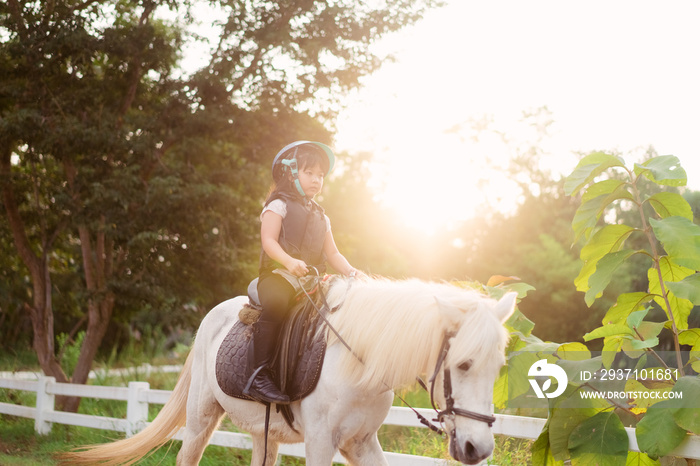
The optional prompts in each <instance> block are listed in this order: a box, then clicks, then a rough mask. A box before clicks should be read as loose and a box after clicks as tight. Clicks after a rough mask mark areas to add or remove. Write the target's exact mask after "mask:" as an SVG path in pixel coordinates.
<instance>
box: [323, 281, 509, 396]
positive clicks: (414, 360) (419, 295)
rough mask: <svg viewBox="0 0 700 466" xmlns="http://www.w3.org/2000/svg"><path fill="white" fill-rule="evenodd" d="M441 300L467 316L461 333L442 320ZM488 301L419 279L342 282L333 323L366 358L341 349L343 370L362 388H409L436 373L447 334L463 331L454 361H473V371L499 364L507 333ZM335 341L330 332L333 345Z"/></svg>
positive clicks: (335, 291)
mask: <svg viewBox="0 0 700 466" xmlns="http://www.w3.org/2000/svg"><path fill="white" fill-rule="evenodd" d="M436 298H438V299H440V300H441V301H442V302H447V303H450V304H452V305H455V306H457V307H458V308H459V309H461V310H462V311H463V312H465V322H464V324H463V325H462V326H461V329H457V328H448V324H446V323H443V322H442V319H441V315H440V312H439V308H438V306H439V305H438V302H437V299H436ZM485 300H488V298H487V297H485V296H483V295H481V294H480V293H478V292H476V291H472V290H465V289H461V288H457V287H455V286H452V285H448V284H444V283H430V282H423V281H420V280H405V281H391V280H386V279H367V280H357V281H355V282H353V283H352V285H351V286H350V287H349V288H348V287H347V285H346V284H345V283H344V282H339V283H338V284H336V285H335V286H333V287H331V290H330V291H329V292H328V301H329V303H330V305H331V306H334V305H337V304H340V303H342V306H341V308H340V309H339V310H338V311H336V312H335V313H334V314H333V316H332V317H331V322H332V324H333V326H334V327H335V328H336V329H337V330H338V332H339V333H340V335H341V336H342V337H343V339H344V340H345V341H346V342H347V343H348V345H349V346H350V347H351V348H352V349H353V352H354V354H355V355H356V356H357V357H359V359H361V360H362V363H360V362H359V361H358V359H357V358H356V357H355V356H354V355H353V354H352V353H350V352H349V351H342V352H341V357H340V362H339V364H340V367H341V369H342V370H344V371H345V373H346V375H347V376H348V377H349V378H350V380H352V381H354V382H356V383H358V384H360V385H361V386H363V387H376V388H377V389H385V388H386V386H389V387H391V388H399V387H403V386H407V385H409V384H411V383H413V382H414V381H415V376H416V374H429V373H430V372H432V370H433V369H434V365H435V363H436V361H437V357H438V353H439V352H440V347H441V343H442V339H443V335H444V332H445V330H449V331H451V332H452V331H457V330H460V331H459V333H458V334H457V335H456V337H455V338H454V339H453V340H452V348H451V350H450V352H449V358H450V359H451V360H452V361H455V360H454V359H453V358H460V359H459V360H460V361H461V360H466V359H472V360H473V366H472V367H474V369H478V366H480V365H482V364H497V362H496V361H497V360H498V358H502V354H503V349H504V346H505V343H506V340H507V334H506V331H505V330H504V328H503V326H502V325H501V323H500V322H499V321H498V320H497V319H496V318H495V317H494V316H493V314H492V313H491V312H486V311H485V310H483V308H482V306H480V303H483V302H485ZM335 341H337V339H336V338H335V336H334V335H333V334H332V333H331V334H329V345H330V344H332V343H334V342H335ZM448 362H449V361H448ZM457 362H459V361H457Z"/></svg>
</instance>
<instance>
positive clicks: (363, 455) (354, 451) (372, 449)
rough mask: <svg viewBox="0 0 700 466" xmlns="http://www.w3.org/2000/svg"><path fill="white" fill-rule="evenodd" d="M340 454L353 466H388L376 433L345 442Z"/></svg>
mask: <svg viewBox="0 0 700 466" xmlns="http://www.w3.org/2000/svg"><path fill="white" fill-rule="evenodd" d="M340 453H341V454H342V455H343V456H344V457H345V458H346V459H347V460H348V462H349V463H350V464H352V465H353V466H374V465H377V466H382V465H388V464H389V463H388V462H387V460H386V458H385V457H384V452H383V451H382V446H381V445H380V444H379V439H377V433H376V432H374V433H367V434H366V435H362V436H358V437H355V438H353V439H350V441H348V442H346V443H345V444H344V445H342V446H341V447H340Z"/></svg>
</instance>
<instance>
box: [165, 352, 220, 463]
mask: <svg viewBox="0 0 700 466" xmlns="http://www.w3.org/2000/svg"><path fill="white" fill-rule="evenodd" d="M202 359H203V358H195V360H194V364H193V365H192V366H193V367H192V383H191V384H190V393H189V396H188V398H187V424H186V425H185V432H184V437H183V439H182V447H181V448H180V452H179V453H178V455H177V464H178V466H189V465H197V464H199V461H200V460H201V459H202V454H203V453H204V449H205V448H206V446H207V444H208V443H209V439H210V438H211V436H212V434H213V433H214V431H215V430H216V428H217V427H218V426H219V423H220V422H221V418H222V417H223V416H224V409H223V408H222V407H221V405H220V404H219V402H218V401H216V398H214V394H213V393H212V391H211V389H210V388H209V386H208V385H207V379H206V377H205V366H204V364H203V361H202Z"/></svg>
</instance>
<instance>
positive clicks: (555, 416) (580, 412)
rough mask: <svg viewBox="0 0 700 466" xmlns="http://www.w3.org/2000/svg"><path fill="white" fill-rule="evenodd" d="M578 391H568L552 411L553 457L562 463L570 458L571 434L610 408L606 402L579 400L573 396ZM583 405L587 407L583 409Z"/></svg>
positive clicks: (550, 419)
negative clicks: (583, 423) (582, 424)
mask: <svg viewBox="0 0 700 466" xmlns="http://www.w3.org/2000/svg"><path fill="white" fill-rule="evenodd" d="M577 391H578V389H577V388H575V389H567V391H566V392H564V394H563V395H562V396H560V397H559V398H557V400H555V401H554V405H555V406H554V408H553V409H551V410H550V413H551V415H550V418H549V423H550V426H549V444H550V447H551V449H552V456H554V458H555V459H557V460H560V461H564V460H566V459H568V458H569V437H570V435H571V432H572V431H573V430H574V429H575V428H576V427H577V426H578V425H579V424H581V423H582V422H584V421H585V420H586V419H588V418H590V417H592V416H595V415H596V414H598V413H599V412H601V411H603V410H607V409H609V408H610V405H609V404H608V402H607V401H605V400H600V399H588V400H582V399H578V396H576V395H573V396H572V393H577ZM567 395H568V396H567ZM559 400H560V401H559ZM582 404H584V405H586V406H585V407H581V405H582Z"/></svg>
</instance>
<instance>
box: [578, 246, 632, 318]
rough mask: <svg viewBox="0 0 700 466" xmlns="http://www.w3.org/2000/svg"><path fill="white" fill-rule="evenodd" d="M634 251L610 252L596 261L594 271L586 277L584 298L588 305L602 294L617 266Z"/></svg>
mask: <svg viewBox="0 0 700 466" xmlns="http://www.w3.org/2000/svg"><path fill="white" fill-rule="evenodd" d="M636 252H637V251H633V250H630V249H626V250H623V251H618V252H612V253H610V254H607V255H605V256H604V257H603V258H602V259H601V260H599V261H598V265H596V270H595V272H594V273H593V275H591V277H590V278H589V279H588V286H589V289H588V291H586V297H585V299H586V304H588V306H589V307H590V306H591V305H592V304H593V301H595V300H596V299H597V298H598V297H600V296H601V295H602V294H603V291H604V290H605V288H607V286H608V284H609V283H610V280H612V276H613V273H615V271H616V270H617V268H618V267H620V266H621V265H622V264H623V263H624V262H625V261H626V260H627V259H628V258H629V257H630V256H632V255H633V254H635V253H636Z"/></svg>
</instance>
